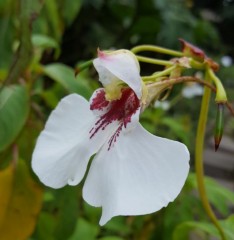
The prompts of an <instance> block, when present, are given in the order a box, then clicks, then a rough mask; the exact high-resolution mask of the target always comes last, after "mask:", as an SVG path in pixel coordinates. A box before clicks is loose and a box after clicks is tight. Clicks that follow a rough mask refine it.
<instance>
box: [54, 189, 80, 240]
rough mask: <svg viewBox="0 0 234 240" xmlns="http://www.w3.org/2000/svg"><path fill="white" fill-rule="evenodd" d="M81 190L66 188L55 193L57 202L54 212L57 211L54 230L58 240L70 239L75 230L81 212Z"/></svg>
mask: <svg viewBox="0 0 234 240" xmlns="http://www.w3.org/2000/svg"><path fill="white" fill-rule="evenodd" d="M79 190H80V189H79V188H75V187H72V186H66V187H63V188H61V189H58V190H56V191H55V195H54V197H55V200H56V201H54V203H55V205H54V206H53V207H54V208H53V211H57V214H56V226H55V229H54V237H55V239H56V240H64V239H68V238H69V237H70V236H71V235H72V233H73V232H74V230H75V227H76V220H77V218H78V212H79V209H78V207H79V206H78V204H79V199H78V196H79V194H78V191H79ZM81 239H82V238H81Z"/></svg>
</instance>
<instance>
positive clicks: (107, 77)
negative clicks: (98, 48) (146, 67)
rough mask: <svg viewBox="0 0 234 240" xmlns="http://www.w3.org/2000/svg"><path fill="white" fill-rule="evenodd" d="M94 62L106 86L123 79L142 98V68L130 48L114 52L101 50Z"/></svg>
mask: <svg viewBox="0 0 234 240" xmlns="http://www.w3.org/2000/svg"><path fill="white" fill-rule="evenodd" d="M93 64H94V67H95V68H96V70H97V72H98V74H99V80H100V82H101V83H102V84H103V86H104V87H105V86H106V85H108V84H110V83H112V82H113V81H118V80H122V81H123V82H125V83H126V84H127V85H128V86H129V87H130V88H132V90H133V91H134V92H135V93H136V95H137V97H138V98H139V99H140V98H141V94H142V93H141V91H142V85H141V77H140V73H139V72H140V68H139V63H138V61H137V59H136V57H135V56H134V55H133V53H131V52H130V51H128V50H119V51H116V52H113V53H104V52H100V53H99V57H98V58H96V59H94V61H93Z"/></svg>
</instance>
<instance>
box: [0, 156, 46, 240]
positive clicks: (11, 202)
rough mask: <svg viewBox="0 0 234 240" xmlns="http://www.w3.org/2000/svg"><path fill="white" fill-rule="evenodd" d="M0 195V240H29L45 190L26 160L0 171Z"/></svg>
mask: <svg viewBox="0 0 234 240" xmlns="http://www.w3.org/2000/svg"><path fill="white" fill-rule="evenodd" d="M0 196H1V197H0V206H1V208H0V209H1V210H0V239H7V240H25V239H27V238H28V237H29V236H30V235H31V234H32V232H33V230H34V228H35V224H36V220H37V215H38V213H39V211H40V209H41V203H42V189H41V187H40V186H39V185H38V184H37V183H36V182H35V181H34V180H33V179H32V178H31V176H30V172H29V169H28V167H27V165H26V164H25V163H24V162H23V161H20V162H19V163H18V164H17V166H16V167H14V166H12V165H9V166H8V167H7V168H6V169H4V170H2V171H0Z"/></svg>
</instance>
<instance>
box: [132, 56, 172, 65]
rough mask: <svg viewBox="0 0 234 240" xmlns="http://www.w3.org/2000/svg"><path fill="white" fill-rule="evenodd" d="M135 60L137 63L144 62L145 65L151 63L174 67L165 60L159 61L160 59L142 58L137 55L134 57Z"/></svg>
mask: <svg viewBox="0 0 234 240" xmlns="http://www.w3.org/2000/svg"><path fill="white" fill-rule="evenodd" d="M136 58H137V60H138V61H140V62H145V63H151V64H156V65H162V66H172V65H174V63H173V62H170V61H166V60H161V59H155V58H149V57H142V56H139V55H136Z"/></svg>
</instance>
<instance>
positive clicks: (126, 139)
mask: <svg viewBox="0 0 234 240" xmlns="http://www.w3.org/2000/svg"><path fill="white" fill-rule="evenodd" d="M94 66H95V67H96V69H97V71H98V73H99V77H100V81H101V82H102V83H103V85H104V87H105V86H110V85H109V84H113V86H116V85H118V84H116V83H117V82H118V83H119V84H120V85H121V84H122V89H121V95H120V96H118V98H117V99H115V100H111V101H107V100H106V97H105V96H106V89H103V88H101V89H98V90H96V91H95V92H94V94H93V96H92V97H91V99H90V102H87V101H86V100H85V99H84V98H83V97H81V96H79V95H77V94H71V95H69V96H67V97H65V98H64V99H62V100H61V102H60V103H59V104H58V106H57V107H56V109H55V110H54V111H53V112H52V113H51V115H50V117H49V119H48V121H47V123H46V126H45V129H44V130H43V131H42V133H41V134H40V136H39V138H38V141H37V144H36V147H35V150H34V153H33V160H32V168H33V170H34V171H35V173H36V174H37V175H38V177H39V178H40V180H41V181H42V182H43V183H44V184H45V185H47V186H50V187H52V188H61V187H63V186H65V185H66V184H69V185H76V184H78V183H79V182H80V181H81V180H82V178H83V177H84V174H85V172H86V169H87V165H88V162H89V159H90V157H91V156H92V155H93V154H96V155H95V157H94V158H93V160H92V163H91V166H90V169H89V171H88V175H87V178H86V181H85V184H84V187H83V198H84V199H85V201H86V202H88V203H89V204H90V205H92V206H95V207H102V217H101V220H100V225H104V224H105V223H106V222H107V221H109V220H110V219H111V218H112V217H114V216H117V215H141V214H148V213H152V212H155V211H157V210H159V209H161V208H162V207H165V206H167V205H168V203H169V202H171V201H173V200H174V199H175V198H176V196H177V195H178V194H179V192H180V191H181V188H182V187H183V185H184V182H185V179H186V177H187V174H188V170H189V164H188V161H189V153H188V150H187V148H186V147H185V145H183V144H182V143H179V142H176V141H171V140H168V139H164V138H160V137H156V136H154V135H152V134H150V133H148V132H147V131H146V130H144V128H143V127H142V126H141V125H140V123H139V114H140V108H141V90H142V85H141V78H140V74H139V71H140V69H139V66H138V62H137V60H136V59H135V56H134V55H133V54H132V53H130V52H129V51H127V50H121V51H116V52H114V53H104V52H99V57H98V58H97V59H95V60H94ZM123 84H125V85H123ZM123 86H124V87H123ZM128 86H129V87H130V88H129V87H128ZM112 90H113V89H112ZM112 90H111V92H112ZM114 95H115V93H114ZM109 97H110V98H112V96H111V94H110V96H109Z"/></svg>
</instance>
